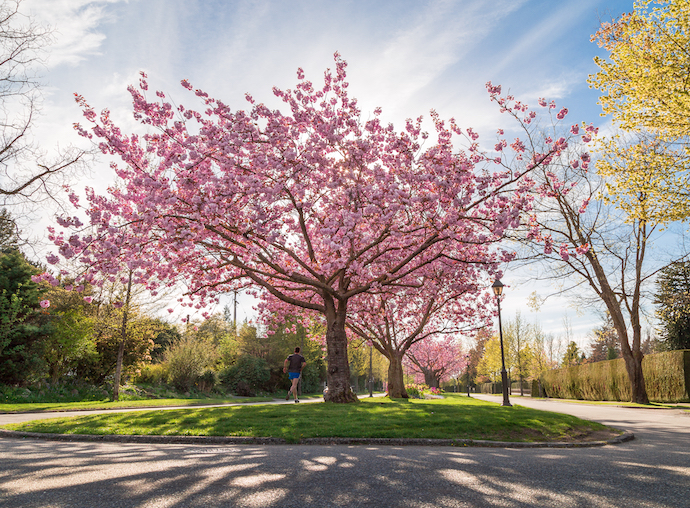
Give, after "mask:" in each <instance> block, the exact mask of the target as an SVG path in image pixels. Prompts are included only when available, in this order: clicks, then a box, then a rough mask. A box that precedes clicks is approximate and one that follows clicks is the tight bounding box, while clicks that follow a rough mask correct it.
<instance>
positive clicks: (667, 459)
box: [0, 398, 690, 508]
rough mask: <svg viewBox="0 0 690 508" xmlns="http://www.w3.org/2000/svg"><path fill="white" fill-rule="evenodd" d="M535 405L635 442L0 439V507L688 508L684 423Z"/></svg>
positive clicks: (678, 418)
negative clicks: (508, 444) (536, 445)
mask: <svg viewBox="0 0 690 508" xmlns="http://www.w3.org/2000/svg"><path fill="white" fill-rule="evenodd" d="M488 400H497V399H495V398H488ZM514 402H515V403H522V404H523V405H532V404H534V403H539V402H538V401H531V400H525V401H519V400H515V399H514ZM541 404H542V405H548V407H549V409H551V410H557V411H560V412H569V413H570V412H574V413H579V414H581V415H583V416H587V417H589V418H591V419H594V420H598V421H604V422H606V423H609V424H611V425H614V426H617V427H621V428H626V429H630V430H632V431H633V432H635V433H636V436H637V439H636V440H634V441H631V442H628V443H624V444H619V445H615V446H604V447H598V448H576V449H502V448H442V447H387V446H291V445H281V446H227V447H219V446H204V445H139V444H118V443H69V442H51V441H42V440H32V439H26V440H19V439H0V507H26V508H33V507H36V508H38V507H41V508H46V507H47V508H53V507H60V508H62V507H85V508H86V507H88V508H93V507H96V508H107V507H123V508H124V507H128V508H129V507H204V508H210V507H220V506H237V507H281V508H282V507H336V506H362V507H364V506H367V507H369V506H371V507H388V506H391V507H393V506H395V507H398V506H399V507H410V508H431V507H517V508H520V507H527V506H540V507H542V506H543V507H559V508H560V507H578V508H579V507H590V506H591V507H612V508H613V507H616V508H618V507H683V508H687V507H688V506H690V497H689V496H690V494H689V493H690V417H688V416H685V415H683V414H682V412H680V411H675V410H646V409H623V408H610V407H601V406H581V405H576V404H562V403H556V402H542V403H541Z"/></svg>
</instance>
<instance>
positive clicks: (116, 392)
mask: <svg viewBox="0 0 690 508" xmlns="http://www.w3.org/2000/svg"><path fill="white" fill-rule="evenodd" d="M124 356H125V341H124V340H122V341H120V345H119V346H118V348H117V364H116V366H115V379H113V400H118V398H119V397H120V379H121V378H122V359H123V358H124Z"/></svg>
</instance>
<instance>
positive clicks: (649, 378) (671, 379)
mask: <svg viewBox="0 0 690 508" xmlns="http://www.w3.org/2000/svg"><path fill="white" fill-rule="evenodd" d="M642 372H643V373H644V378H645V386H646V388H647V396H648V397H649V400H651V401H657V402H688V401H690V350H682V351H668V352H666V353H656V354H652V355H647V356H645V357H644V359H643V360H642ZM541 382H542V387H543V389H544V391H545V393H546V395H547V396H548V397H556V398H563V399H584V400H630V398H631V395H630V381H629V380H628V373H627V371H626V370H625V362H624V360H623V359H622V358H619V359H616V360H608V361H604V362H596V363H590V364H587V365H579V366H577V367H568V368H565V369H556V370H551V371H548V372H546V373H545V374H544V375H543V376H542V378H541ZM535 395H536V394H535Z"/></svg>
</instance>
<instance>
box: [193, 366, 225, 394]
mask: <svg viewBox="0 0 690 508" xmlns="http://www.w3.org/2000/svg"><path fill="white" fill-rule="evenodd" d="M219 382H220V376H219V375H218V373H217V372H216V371H215V370H212V369H206V370H205V371H204V372H202V374H201V375H200V376H199V377H198V378H197V380H196V387H197V388H198V389H199V390H201V391H202V392H204V393H211V391H212V390H213V389H214V388H215V387H216V385H217V384H218V383H219Z"/></svg>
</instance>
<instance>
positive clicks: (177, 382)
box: [165, 337, 217, 391]
mask: <svg viewBox="0 0 690 508" xmlns="http://www.w3.org/2000/svg"><path fill="white" fill-rule="evenodd" d="M216 359H217V353H216V350H215V348H214V347H213V344H210V343H208V342H206V341H204V340H201V339H197V338H194V337H183V338H182V339H180V340H178V341H177V342H175V343H173V344H172V345H171V346H170V347H169V348H168V349H167V350H166V352H165V364H166V365H167V369H168V381H169V382H170V383H172V385H173V386H175V388H177V389H179V390H182V391H189V390H190V389H191V388H192V386H194V384H195V383H196V382H197V380H198V379H199V377H200V376H201V375H202V374H203V373H204V371H206V370H207V369H208V368H210V367H211V366H213V364H214V363H215V362H216Z"/></svg>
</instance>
